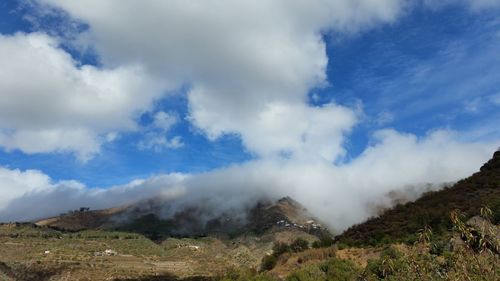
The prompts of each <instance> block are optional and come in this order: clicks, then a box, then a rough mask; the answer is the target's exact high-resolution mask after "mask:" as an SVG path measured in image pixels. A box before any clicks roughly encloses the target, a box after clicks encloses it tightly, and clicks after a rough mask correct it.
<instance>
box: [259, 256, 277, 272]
mask: <svg viewBox="0 0 500 281" xmlns="http://www.w3.org/2000/svg"><path fill="white" fill-rule="evenodd" d="M276 263H278V257H277V256H275V255H274V254H272V255H266V256H264V257H263V258H262V262H261V264H260V270H261V271H267V270H271V269H273V268H274V267H275V266H276Z"/></svg>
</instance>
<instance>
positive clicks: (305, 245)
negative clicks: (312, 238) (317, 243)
mask: <svg viewBox="0 0 500 281" xmlns="http://www.w3.org/2000/svg"><path fill="white" fill-rule="evenodd" d="M307 249H309V242H307V241H306V240H305V239H303V238H297V239H295V241H293V242H292V244H290V250H292V251H293V252H295V253H298V252H302V251H305V250H307Z"/></svg>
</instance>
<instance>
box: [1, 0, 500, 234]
mask: <svg viewBox="0 0 500 281" xmlns="http://www.w3.org/2000/svg"><path fill="white" fill-rule="evenodd" d="M212 2H213V1H208V2H206V3H198V5H197V6H196V5H194V6H186V5H185V3H182V1H180V2H179V1H172V2H165V3H162V4H158V3H153V2H147V1H146V2H144V3H143V4H140V3H141V2H137V3H134V2H130V3H129V2H127V3H126V4H123V3H120V2H117V1H114V0H110V1H108V2H106V4H103V3H104V2H102V1H101V2H100V1H89V2H86V4H85V5H84V4H82V3H78V2H71V1H69V2H68V1H62V0H36V1H25V0H18V1H15V0H11V1H2V2H1V3H0V33H1V37H0V52H3V54H1V55H3V60H4V61H3V62H2V64H3V67H2V66H0V110H2V111H4V113H0V169H3V170H0V188H2V186H1V185H2V184H3V185H4V186H5V188H7V185H13V186H17V185H16V184H19V187H16V190H20V191H19V192H18V193H15V195H12V196H11V197H12V198H23V196H26V194H28V193H29V192H30V191H32V190H38V189H39V187H43V188H41V189H40V190H53V192H54V194H58V193H57V192H56V191H57V190H64V189H65V188H70V189H71V188H76V189H78V188H80V187H79V186H80V185H82V186H84V187H85V188H89V189H98V190H101V189H107V188H109V187H112V186H115V188H118V189H119V188H120V187H124V186H125V187H126V186H128V185H129V184H130V183H132V182H134V180H146V181H148V180H150V181H152V182H156V181H155V179H157V178H162V179H163V178H164V176H165V175H173V174H175V173H180V174H183V175H190V176H192V175H198V174H200V173H202V176H203V175H205V176H208V177H211V176H212V175H214V177H217V176H216V175H218V173H219V174H225V173H230V174H231V173H233V172H234V171H233V170H232V169H237V170H238V171H239V172H241V174H242V175H246V176H245V177H243V178H245V180H244V181H245V182H247V180H248V179H249V178H250V179H251V180H250V181H249V182H253V180H255V177H259V176H256V175H257V174H255V170H254V168H252V167H253V166H259V165H260V164H262V166H266V165H271V166H273V167H275V166H279V167H281V166H280V165H285V166H287V167H295V168H297V167H299V166H300V167H302V165H306V166H307V167H317V165H319V166H322V165H326V166H325V167H326V168H324V169H326V170H328V172H325V173H323V172H320V171H323V170H322V169H318V170H314V173H319V174H318V176H317V177H316V178H323V179H325V182H317V186H318V187H317V190H318V194H324V192H323V191H325V192H326V190H327V188H326V187H325V185H326V182H327V181H330V180H331V178H330V177H337V176H338V175H342V179H340V180H339V182H341V181H345V182H344V183H343V184H344V185H345V186H344V185H342V186H339V187H335V188H330V189H328V190H329V191H328V192H334V193H335V192H337V191H338V190H343V189H346V188H347V189H348V186H351V185H354V181H353V182H349V180H347V178H349V177H350V176H351V175H352V176H353V177H354V178H356V177H359V175H358V176H356V175H355V174H356V171H357V172H359V171H360V169H361V168H360V167H365V165H366V167H370V168H373V170H375V171H378V172H377V173H378V174H374V175H372V179H373V180H374V181H376V182H377V181H378V176H382V175H386V177H387V175H390V173H391V172H390V171H389V170H391V169H392V168H393V167H395V166H398V165H400V163H402V162H404V161H407V159H414V158H419V159H420V161H416V163H414V165H413V166H408V167H406V166H405V167H402V169H407V170H405V171H415V173H414V174H413V173H409V174H408V175H407V177H406V178H400V179H398V181H394V182H384V181H383V180H380V182H378V183H379V184H380V185H381V186H384V187H387V188H380V189H379V193H380V194H381V193H382V192H386V191H388V190H390V189H388V188H389V187H391V188H396V187H398V186H408V185H414V184H420V183H423V182H427V183H428V182H431V183H441V182H446V181H451V180H456V179H458V178H460V177H463V176H466V175H467V174H468V173H470V172H472V171H474V170H475V169H477V167H478V165H479V164H480V163H481V162H483V161H484V160H486V159H487V157H488V156H489V155H490V154H491V153H492V152H493V151H492V150H494V148H496V147H498V145H499V144H500V141H499V140H500V130H499V127H498V122H499V121H500V110H499V109H500V56H499V54H500V49H499V46H500V10H499V8H500V5H498V3H497V2H496V1H491V0H479V1H472V0H450V1H445V2H436V1H432V0H426V1H417V0H415V1H403V0H382V1H380V2H379V3H377V4H376V5H375V6H373V4H371V2H370V1H359V3H358V4H357V5H352V4H351V2H349V1H344V0H328V1H312V2H311V3H301V2H300V1H299V2H297V3H295V4H293V5H286V3H283V2H282V1H270V2H266V1H256V2H255V3H252V4H249V3H244V2H239V1H235V2H225V1H222V2H224V3H223V5H215V4H216V3H215V2H213V3H212ZM219 4H221V3H219ZM155 5H159V6H160V7H159V6H155ZM322 5H323V6H322ZM131 18H133V19H134V20H130V19H131ZM255 19H259V20H258V21H256V20H255ZM38 52H40V53H38ZM24 58H29V59H27V60H24ZM30 62H31V64H32V65H30ZM32 69H35V70H33V71H32ZM2 71H3V72H2ZM47 74H48V75H47ZM2 97H3V99H2ZM27 101H28V102H27ZM2 119H3V121H2ZM386 155H387V157H386ZM386 158H387V159H386ZM457 159H459V160H457ZM464 159H468V161H464ZM458 162H460V163H461V162H467V164H459V163H458ZM368 163H371V164H368ZM416 166H418V168H415V167H416ZM435 166H439V167H441V168H440V169H443V172H442V174H441V175H437V174H436V175H429V170H432V169H434V168H435ZM259 167H260V166H259ZM445 167H449V169H448V168H445ZM275 168H276V167H275ZM259 169H260V168H259ZM273 169H274V168H273ZM273 169H271V170H270V171H274V170H273ZM280 169H281V168H280ZM419 169H420V170H419ZM29 170H34V174H35V176H37V177H36V180H33V179H32V178H31V176H33V175H32V174H30V172H29ZM278 170H279V169H278ZM292 170H293V169H292ZM417 170H418V171H421V173H419V172H417ZM2 171H3V172H4V173H5V174H6V175H4V176H3V177H4V179H6V180H5V181H4V183H3V182H2V180H1V179H2V176H1V172H2ZM214 171H215V172H214ZM340 171H343V172H340ZM239 172H237V173H236V174H238V173H239ZM274 172H275V173H273V176H270V177H272V180H270V181H278V180H276V179H275V178H274V177H275V176H274V175H276V174H279V173H280V172H281V171H280V172H277V171H274ZM269 173H271V172H269ZM385 173H388V174H385ZM400 174H404V172H400ZM333 175H335V176H333ZM38 176H40V177H38ZM302 176H303V178H304V179H308V180H311V181H312V182H314V180H312V179H311V178H309V176H307V175H302ZM18 177H19V178H20V179H19V178H18ZM228 177H230V176H228ZM284 177H285V178H286V177H287V176H286V175H285V176H284ZM195 178H196V177H195ZM301 179H302V178H301ZM326 179H328V180H326ZM336 179H337V178H336ZM67 181H72V182H73V183H75V185H76V187H75V185H73V184H69V185H68V186H69V187H68V186H66V185H67V184H66V182H67ZM219 181H221V182H224V181H225V180H224V179H219ZM5 182H6V183H5ZM33 182H34V183H33ZM168 182H170V180H169V181H168ZM228 182H229V183H231V184H233V185H234V184H235V183H234V182H232V181H228ZM297 182H300V180H298V181H297ZM229 183H227V185H229ZM256 184H258V183H256ZM276 184H277V185H279V184H278V183H276ZM364 184H366V183H356V184H355V185H357V186H358V185H359V186H361V187H363V186H364ZM186 185H190V184H188V183H186ZM195 185H196V184H195ZM221 185H223V186H224V185H225V184H221ZM244 185H246V183H245V184H242V186H244ZM139 186H140V184H139ZM361 187H360V188H361ZM37 188H38V189H37ZM147 188H148V187H145V189H147ZM155 188H156V187H155ZM125 189H126V188H125ZM277 189H279V188H277ZM24 190H26V192H27V193H23V192H24ZM154 190H156V189H154ZM294 190H300V188H299V187H297V188H296V189H294ZM297 192H298V191H297ZM146 193H147V192H146ZM379 193H377V194H379ZM13 194H14V193H13ZM23 194H24V195H23ZM147 194H150V193H147ZM328 194H329V195H331V194H330V193H328ZM19 196H21V197H19ZM85 196H90V197H92V196H93V195H92V196H91V195H88V194H87V195H85ZM85 196H82V198H84V199H85V198H86V199H85V200H87V199H88V198H87V197H85ZM352 196H353V198H354V199H353V200H358V201H356V202H360V204H366V202H367V201H366V200H368V199H366V200H361V199H359V198H358V197H355V196H354V195H352ZM374 196H375V195H374ZM377 196H378V195H377ZM11 197H8V198H11ZM90 197H89V198H90ZM125 197H126V196H125ZM84 199H82V200H84ZM40 200H41V199H40ZM47 200H48V199H47ZM77 201H78V200H77ZM103 202H104V201H103ZM106 202H107V201H106ZM1 203H2V202H0V209H1V207H2V206H1ZM114 203H117V202H114V201H113V204H114ZM118 203H122V201H119V202H118ZM103 204H104V203H103ZM106 204H108V203H106ZM109 204H111V203H109ZM98 206H101V205H98ZM101 207H102V206H101ZM364 215H366V213H360V214H359V216H358V217H356V218H351V219H349V220H348V221H347V222H345V224H343V225H342V227H343V226H345V225H348V224H349V223H352V222H353V221H359V219H360V218H362V217H363V216H364Z"/></svg>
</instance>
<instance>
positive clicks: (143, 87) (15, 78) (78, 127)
mask: <svg viewBox="0 0 500 281" xmlns="http://www.w3.org/2000/svg"><path fill="white" fill-rule="evenodd" d="M0 61H1V62H2V63H1V64H0V146H1V147H4V148H5V149H7V150H15V149H19V150H22V151H23V152H26V153H45V152H53V151H64V152H74V153H75V154H76V155H77V156H78V157H79V158H80V159H81V160H87V159H89V158H90V157H92V155H94V154H95V153H98V152H99V149H100V145H101V143H103V142H105V141H106V139H107V137H106V135H107V134H109V133H116V132H119V131H124V130H133V129H135V127H136V124H135V118H136V117H137V115H138V114H140V113H141V112H144V111H146V110H148V109H149V107H150V105H151V103H152V102H153V100H154V99H155V98H158V97H159V96H160V94H161V90H160V89H161V88H160V85H159V84H160V83H158V82H155V81H153V80H151V79H150V78H148V76H147V75H146V74H145V73H144V70H143V69H141V67H139V66H127V67H117V68H113V69H100V68H96V67H93V66H89V65H80V64H78V63H77V62H76V61H74V60H73V59H72V58H71V56H70V55H69V54H68V53H66V52H65V51H64V50H62V49H60V48H59V42H58V41H57V40H56V39H54V38H52V37H49V36H47V35H45V34H42V33H32V34H24V33H17V34H15V35H12V36H5V35H0Z"/></svg>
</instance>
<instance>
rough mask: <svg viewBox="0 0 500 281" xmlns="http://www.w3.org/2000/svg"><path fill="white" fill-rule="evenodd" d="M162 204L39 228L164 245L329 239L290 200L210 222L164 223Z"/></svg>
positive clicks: (184, 218)
mask: <svg viewBox="0 0 500 281" xmlns="http://www.w3.org/2000/svg"><path fill="white" fill-rule="evenodd" d="M165 204H168V202H164V201H161V200H157V199H152V200H147V201H143V202H139V203H137V204H133V205H130V206H126V207H120V208H111V209H105V210H94V211H91V210H88V209H87V208H81V209H79V210H75V211H71V212H69V213H67V214H63V215H61V216H57V217H53V218H48V219H43V220H40V221H37V222H35V224H36V225H38V226H47V227H51V228H53V229H58V230H63V231H82V230H89V229H93V230H97V229H100V230H119V231H125V232H135V233H140V234H143V235H145V236H146V237H148V238H150V239H152V240H155V241H161V240H163V239H165V238H167V237H196V236H210V235H216V236H227V237H236V236H239V235H243V234H246V233H254V234H258V235H262V234H264V233H266V232H268V231H271V230H283V229H295V230H298V231H301V232H305V233H309V234H312V235H315V236H318V237H323V236H331V235H330V233H329V232H328V230H327V229H326V228H325V227H323V225H322V224H321V223H319V222H317V219H315V218H314V216H313V215H312V214H310V213H309V212H308V211H307V209H306V208H304V207H303V206H302V205H301V204H300V203H298V202H297V201H295V200H293V199H292V198H290V197H284V198H281V199H279V200H277V201H275V202H273V201H270V200H260V201H259V202H257V203H256V204H255V205H254V206H253V207H252V208H249V209H248V210H246V211H245V213H244V214H243V215H241V214H234V213H232V214H225V213H223V214H219V215H217V216H215V217H211V218H208V219H207V218H206V213H210V210H208V211H207V210H205V209H200V208H199V207H196V206H188V207H184V208H182V209H179V210H176V211H175V212H172V215H170V216H167V217H164V215H162V213H164V212H162V210H164V208H166V207H165Z"/></svg>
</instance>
